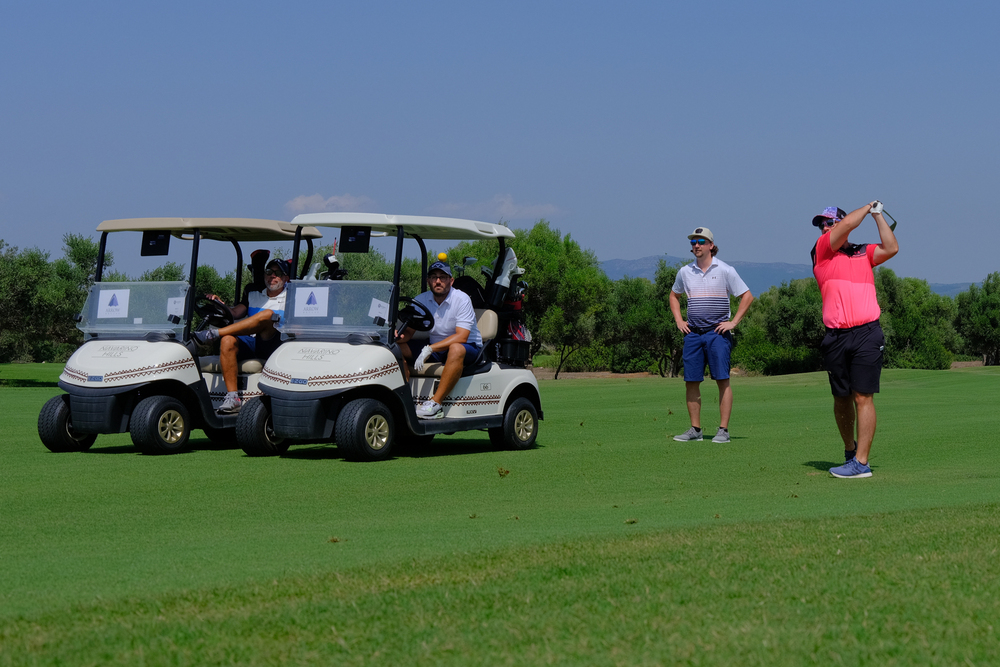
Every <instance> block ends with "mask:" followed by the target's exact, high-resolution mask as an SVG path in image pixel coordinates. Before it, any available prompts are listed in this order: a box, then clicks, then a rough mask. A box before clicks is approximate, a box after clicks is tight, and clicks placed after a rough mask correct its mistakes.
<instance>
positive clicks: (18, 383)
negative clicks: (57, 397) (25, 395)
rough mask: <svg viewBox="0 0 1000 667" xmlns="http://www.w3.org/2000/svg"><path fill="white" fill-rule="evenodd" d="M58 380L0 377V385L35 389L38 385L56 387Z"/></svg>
mask: <svg viewBox="0 0 1000 667" xmlns="http://www.w3.org/2000/svg"><path fill="white" fill-rule="evenodd" d="M58 386H59V383H58V382H55V381H53V382H45V381H42V380H8V379H2V378H0V387H19V388H29V389H36V388H40V387H58Z"/></svg>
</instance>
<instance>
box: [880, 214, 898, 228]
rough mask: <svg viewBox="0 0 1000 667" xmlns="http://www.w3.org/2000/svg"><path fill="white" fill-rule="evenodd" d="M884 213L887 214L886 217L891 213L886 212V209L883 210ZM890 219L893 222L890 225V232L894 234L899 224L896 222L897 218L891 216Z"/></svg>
mask: <svg viewBox="0 0 1000 667" xmlns="http://www.w3.org/2000/svg"><path fill="white" fill-rule="evenodd" d="M882 212H883V213H885V214H886V215H889V211H887V210H885V209H884V208H883V209H882ZM889 219H890V220H892V224H891V225H889V231H891V232H894V231H896V225H897V224H898V223H897V222H896V218H894V217H892V216H891V215H889Z"/></svg>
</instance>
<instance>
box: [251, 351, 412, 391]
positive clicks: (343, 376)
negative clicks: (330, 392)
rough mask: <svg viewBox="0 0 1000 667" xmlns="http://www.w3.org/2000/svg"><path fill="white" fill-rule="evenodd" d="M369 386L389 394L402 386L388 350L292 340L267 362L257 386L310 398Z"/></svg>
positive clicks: (400, 374)
mask: <svg viewBox="0 0 1000 667" xmlns="http://www.w3.org/2000/svg"><path fill="white" fill-rule="evenodd" d="M372 384H375V385H381V386H384V387H385V388H387V389H388V390H390V391H391V390H393V389H395V388H396V387H399V386H401V385H402V384H403V374H402V372H401V371H400V368H399V362H398V361H397V360H396V357H395V356H393V354H392V352H390V351H389V349H388V348H386V347H384V346H382V345H351V344H349V343H346V342H328V341H297V340H294V341H287V342H285V343H283V344H282V345H281V346H280V347H279V348H278V349H277V350H276V351H275V352H274V354H272V355H271V357H270V358H269V359H268V360H267V364H266V365H265V366H264V371H263V374H262V376H261V379H260V383H259V386H260V387H261V388H262V389H263V388H264V387H274V388H277V389H285V390H288V391H291V392H302V393H309V394H313V393H314V392H316V391H317V390H319V391H322V390H324V389H340V390H346V389H350V388H352V387H358V386H362V385H365V386H370V385H372ZM266 393H270V392H266Z"/></svg>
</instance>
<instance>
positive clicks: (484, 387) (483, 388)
mask: <svg viewBox="0 0 1000 667" xmlns="http://www.w3.org/2000/svg"><path fill="white" fill-rule="evenodd" d="M479 390H480V391H489V390H490V383H489V382H483V383H482V384H481V385H479Z"/></svg>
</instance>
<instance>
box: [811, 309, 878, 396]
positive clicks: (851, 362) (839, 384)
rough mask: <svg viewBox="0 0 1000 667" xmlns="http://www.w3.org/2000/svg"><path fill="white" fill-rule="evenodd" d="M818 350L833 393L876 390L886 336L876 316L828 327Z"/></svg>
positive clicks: (861, 392)
mask: <svg viewBox="0 0 1000 667" xmlns="http://www.w3.org/2000/svg"><path fill="white" fill-rule="evenodd" d="M819 351H820V352H821V353H822V355H823V366H824V368H826V372H827V373H828V374H829V375H830V391H832V392H833V395H834V396H840V397H844V396H850V395H851V392H852V391H856V392H858V393H859V394H877V393H878V387H879V380H880V379H881V377H882V357H883V354H884V353H885V336H884V335H883V333H882V325H880V324H879V323H878V320H875V321H874V322H869V323H868V324H862V325H861V326H857V327H851V328H850V329H827V330H826V336H824V337H823V342H822V343H820V346H819Z"/></svg>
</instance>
